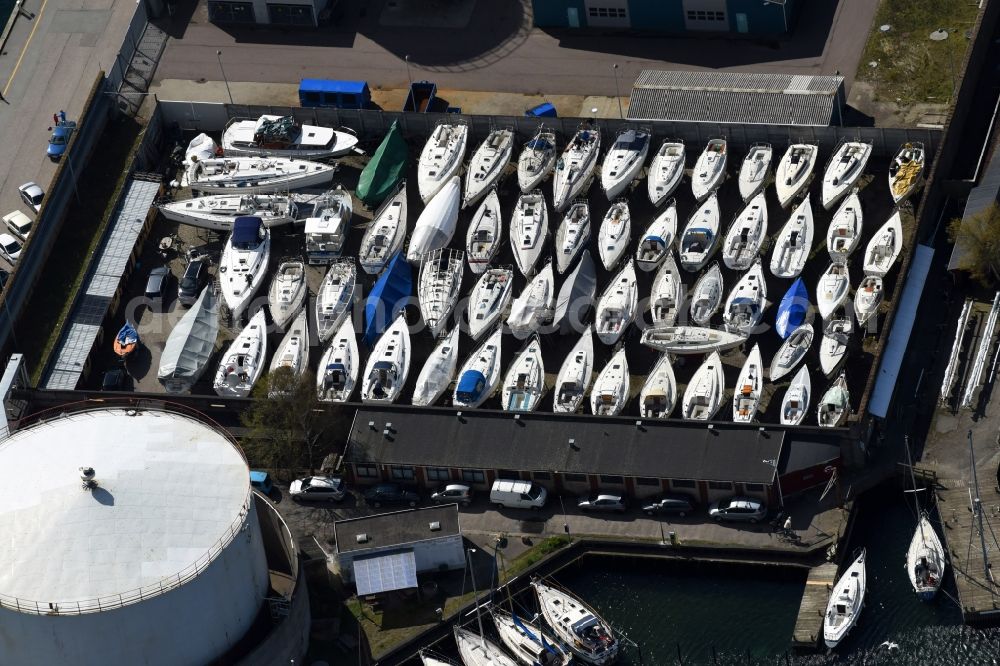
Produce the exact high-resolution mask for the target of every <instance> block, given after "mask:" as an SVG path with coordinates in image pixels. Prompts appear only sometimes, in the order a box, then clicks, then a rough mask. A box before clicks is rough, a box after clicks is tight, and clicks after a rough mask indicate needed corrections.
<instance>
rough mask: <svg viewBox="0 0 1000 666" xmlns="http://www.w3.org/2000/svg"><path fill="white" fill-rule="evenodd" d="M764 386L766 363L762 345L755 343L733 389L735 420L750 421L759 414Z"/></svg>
mask: <svg viewBox="0 0 1000 666" xmlns="http://www.w3.org/2000/svg"><path fill="white" fill-rule="evenodd" d="M763 388H764V365H763V362H762V361H761V358H760V345H754V346H753V349H751V350H750V353H749V354H747V360H746V362H745V363H744V364H743V368H742V369H741V370H740V376H739V377H738V378H737V380H736V389H735V390H734V391H733V421H734V422H735V423H750V422H752V421H753V420H754V418H755V417H756V416H757V409H758V408H759V407H760V397H761V391H762V390H763Z"/></svg>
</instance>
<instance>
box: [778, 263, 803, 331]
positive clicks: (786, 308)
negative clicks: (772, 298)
mask: <svg viewBox="0 0 1000 666" xmlns="http://www.w3.org/2000/svg"><path fill="white" fill-rule="evenodd" d="M808 311H809V294H808V292H807V291H806V285H805V282H803V281H802V278H799V279H797V280H796V281H795V282H793V283H792V286H791V287H789V288H788V291H786V292H785V295H784V296H783V297H782V298H781V303H780V304H779V305H778V317H777V319H776V320H775V322H774V329H775V330H776V331H777V332H778V335H780V336H781V339H782V340H784V339H786V338H787V337H788V336H789V335H791V334H792V331H794V330H795V329H796V328H798V327H799V326H801V325H802V323H803V322H805V320H806V312H808Z"/></svg>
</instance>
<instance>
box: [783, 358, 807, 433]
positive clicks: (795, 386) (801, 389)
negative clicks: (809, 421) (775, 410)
mask: <svg viewBox="0 0 1000 666" xmlns="http://www.w3.org/2000/svg"><path fill="white" fill-rule="evenodd" d="M811 394H812V382H811V380H810V378H809V367H808V366H806V365H803V366H802V367H801V368H799V371H798V372H796V373H795V376H794V377H792V383H791V384H789V385H788V390H787V391H785V397H784V398H782V400H781V416H780V418H781V424H782V425H799V424H801V423H802V421H803V419H805V417H806V412H808V411H809V399H810V398H811Z"/></svg>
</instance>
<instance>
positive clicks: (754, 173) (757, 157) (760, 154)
mask: <svg viewBox="0 0 1000 666" xmlns="http://www.w3.org/2000/svg"><path fill="white" fill-rule="evenodd" d="M773 154H774V152H773V150H772V149H771V144H769V143H755V144H753V145H752V146H750V150H748V151H747V156H746V157H744V158H743V164H742V165H741V166H740V196H741V197H743V201H747V200H749V199H751V198H752V197H754V196H756V195H757V194H758V193H759V192H763V191H764V186H765V185H767V179H768V177H769V176H770V175H771V159H772V157H773Z"/></svg>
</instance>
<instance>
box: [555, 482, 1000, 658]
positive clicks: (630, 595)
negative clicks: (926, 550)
mask: <svg viewBox="0 0 1000 666" xmlns="http://www.w3.org/2000/svg"><path fill="white" fill-rule="evenodd" d="M861 502H862V507H861V513H860V514H859V519H858V521H857V524H856V526H855V529H854V533H853V535H852V542H851V543H850V544H849V546H848V548H849V549H850V552H854V550H855V549H857V548H859V547H861V546H864V547H866V548H867V549H868V594H867V597H866V602H865V608H864V611H863V615H862V617H861V619H860V623H859V625H858V626H856V627H855V628H854V629H853V630H852V632H851V633H850V634H849V635H848V637H847V639H846V640H845V641H844V643H843V644H842V645H841V646H839V647H838V648H837V649H836V650H835V651H833V652H829V653H826V654H818V655H808V656H795V655H791V654H788V655H787V656H786V652H788V650H789V646H790V643H791V636H792V629H793V628H794V626H795V619H796V615H797V613H798V607H799V600H800V598H801V594H802V589H803V587H804V585H805V573H804V572H797V571H791V570H789V569H775V568H769V567H760V566H732V565H709V564H689V563H683V562H669V561H658V560H639V561H637V560H635V559H623V558H612V557H601V558H587V559H585V560H583V561H582V562H581V563H579V564H577V565H574V566H571V567H570V568H568V569H564V570H563V571H561V572H560V573H559V574H558V575H557V576H556V579H557V580H558V581H559V582H560V583H561V584H562V585H564V586H565V587H567V588H569V589H570V590H572V591H573V592H575V593H576V594H578V595H580V596H581V597H582V598H583V599H585V600H586V601H587V602H589V603H590V604H591V605H592V606H594V607H595V608H597V609H598V610H599V611H600V612H601V613H602V614H603V615H604V617H605V618H606V619H607V620H608V621H610V622H611V623H612V624H613V625H615V627H616V628H618V629H619V630H621V631H622V632H624V633H625V634H626V635H627V636H628V638H629V639H630V640H631V641H634V642H635V643H636V644H637V645H638V646H639V648H638V649H636V648H631V649H630V650H629V652H628V653H627V654H626V655H625V656H624V657H623V659H622V660H621V662H620V663H622V664H625V665H626V666H638V665H640V664H642V665H644V666H651V665H661V664H678V663H683V664H685V665H688V664H690V665H696V664H715V663H718V664H747V663H754V664H794V665H796V666H813V665H816V666H819V665H824V666H825V665H827V664H908V665H909V664H912V665H920V664H928V665H931V664H933V665H935V666H942V665H952V664H954V665H956V666H965V665H969V666H973V665H975V666H980V665H990V664H1000V630H997V629H992V630H986V631H978V630H972V629H968V628H966V627H964V626H963V625H962V623H961V612H960V611H959V609H958V606H957V605H956V603H955V602H953V601H952V600H951V599H949V598H948V596H945V595H943V594H942V595H938V598H937V599H936V600H935V601H934V602H932V603H921V602H920V601H918V600H917V599H916V598H915V596H914V594H913V592H912V589H911V588H910V585H909V582H908V581H907V578H906V572H905V571H904V567H903V558H904V557H905V552H906V547H907V545H908V544H909V541H910V537H911V536H912V535H913V528H914V525H915V517H914V509H913V507H912V504H911V505H907V504H906V500H905V499H904V498H903V495H902V493H901V492H900V491H899V490H897V489H894V488H888V489H878V490H874V491H872V492H871V493H869V494H867V495H866V496H864V497H862V498H861ZM945 591H946V592H947V593H948V594H949V595H951V596H952V597H954V596H955V587H954V580H953V579H951V576H950V575H949V577H948V580H947V581H946V583H945ZM885 641H890V642H892V643H896V644H898V646H899V647H898V648H896V649H891V650H890V649H889V648H888V647H885V646H882V644H883V643H884V642H885ZM678 655H680V658H681V659H683V661H682V662H681V661H680V660H679V658H678Z"/></svg>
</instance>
